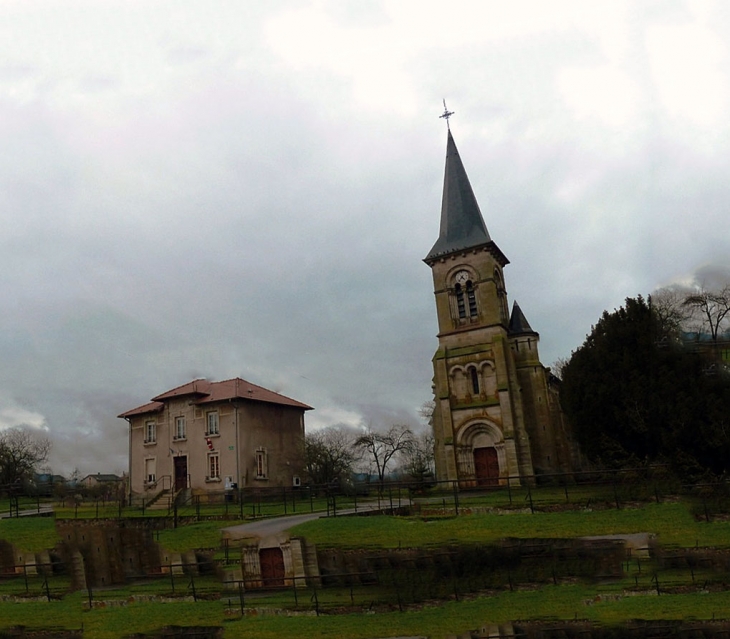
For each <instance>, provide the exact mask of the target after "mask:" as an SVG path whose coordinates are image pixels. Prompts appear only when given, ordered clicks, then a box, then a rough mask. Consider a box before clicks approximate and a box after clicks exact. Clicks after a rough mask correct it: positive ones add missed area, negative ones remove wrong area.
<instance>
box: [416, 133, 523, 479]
mask: <svg viewBox="0 0 730 639" xmlns="http://www.w3.org/2000/svg"><path fill="white" fill-rule="evenodd" d="M424 262H425V263H426V264H427V265H428V266H429V267H430V268H431V272H432V274H433V284H434V295H435V298H436V315H437V318H438V328H439V333H438V341H439V343H438V349H437V350H436V354H435V355H434V358H433V368H434V377H433V392H434V400H435V406H434V414H433V430H434V439H435V459H436V474H437V476H438V478H439V479H440V480H446V479H448V480H458V481H459V483H460V485H462V486H470V485H474V486H477V485H484V486H490V485H492V486H496V485H503V484H506V483H507V482H508V481H510V482H518V481H519V478H520V477H522V476H525V475H533V467H532V455H531V450H530V439H529V437H528V431H527V429H526V427H525V415H524V410H523V402H522V394H521V390H520V383H519V377H518V370H517V366H516V363H515V361H514V358H513V354H512V350H511V348H512V347H511V340H510V333H509V331H510V315H509V311H508V305H507V291H506V287H505V283H504V282H505V280H504V272H503V271H504V267H505V266H506V265H507V264H509V260H508V259H507V257H506V256H505V255H504V253H502V251H501V250H500V249H499V247H498V246H497V244H496V243H495V242H494V241H493V240H492V238H491V237H490V235H489V232H488V230H487V227H486V224H485V223H484V218H483V217H482V213H481V211H480V209H479V205H478V204H477V200H476V198H475V196H474V193H473V191H472V188H471V184H470V182H469V178H468V177H467V174H466V171H465V169H464V165H463V164H462V161H461V158H460V156H459V152H458V150H457V148H456V143H455V142H454V138H453V136H452V135H451V130H449V131H448V137H447V142H446V169H445V174H444V188H443V198H442V202H441V227H440V233H439V237H438V239H437V240H436V243H435V244H434V245H433V248H432V249H431V250H430V251H429V253H428V255H427V256H426V258H425V259H424Z"/></svg>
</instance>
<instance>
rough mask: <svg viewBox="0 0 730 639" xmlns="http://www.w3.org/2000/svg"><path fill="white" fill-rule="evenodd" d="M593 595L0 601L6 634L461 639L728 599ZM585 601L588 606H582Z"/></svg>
mask: <svg viewBox="0 0 730 639" xmlns="http://www.w3.org/2000/svg"><path fill="white" fill-rule="evenodd" d="M596 593H597V591H596V590H595V589H588V588H586V587H584V586H576V585H569V586H548V587H545V588H542V589H540V590H534V591H519V592H503V593H500V594H497V595H496V596H492V597H481V598H476V599H472V600H468V601H459V602H455V601H450V602H446V603H444V604H443V605H439V606H434V607H424V608H422V609H420V610H413V611H408V612H404V613H400V612H390V613H378V614H367V613H357V614H346V615H325V616H320V617H284V616H252V617H245V618H244V619H238V618H236V617H228V616H227V615H226V613H225V607H226V606H225V605H224V603H223V602H221V601H204V602H198V603H190V602H188V603H185V602H180V603H130V604H128V605H126V606H120V607H107V608H98V609H94V610H91V611H89V610H84V602H85V597H84V595H83V594H82V593H77V594H75V595H72V596H69V597H67V598H66V599H64V601H62V602H53V603H50V604H48V603H27V604H22V605H19V604H11V603H5V602H0V619H2V620H3V621H2V624H3V626H5V627H9V626H13V625H20V624H22V625H26V626H34V627H40V626H46V627H48V626H62V627H67V628H79V627H81V625H82V624H83V627H84V634H85V636H89V637H94V638H95V639H112V638H114V639H117V638H118V637H120V636H122V635H129V634H131V633H135V632H150V631H152V630H154V629H157V628H160V627H162V626H166V625H180V626H188V625H189V626H192V625H197V626H203V625H211V626H217V625H223V626H224V627H225V637H226V638H227V639H248V638H251V639H253V638H259V639H269V638H271V639H279V638H280V637H312V638H320V637H322V638H324V637H349V638H351V639H366V638H371V637H392V636H406V635H422V634H427V635H428V636H429V637H432V638H433V639H437V638H442V637H446V636H448V635H454V634H462V633H466V632H468V631H469V630H473V629H475V628H478V627H480V626H482V625H484V624H486V623H504V622H508V621H518V620H526V619H540V618H553V619H556V618H557V619H565V620H568V619H575V618H577V619H587V620H591V621H599V622H604V623H618V622H620V621H623V620H626V619H689V618H698V619H711V618H712V616H713V614H714V615H715V616H716V617H717V618H722V617H725V616H727V612H726V611H727V610H729V609H730V593H710V594H684V595H681V596H680V595H662V596H651V595H646V596H636V597H624V598H621V599H619V600H618V601H612V600H610V601H599V602H597V603H594V601H595V599H596V597H595V595H596ZM587 602H590V603H587Z"/></svg>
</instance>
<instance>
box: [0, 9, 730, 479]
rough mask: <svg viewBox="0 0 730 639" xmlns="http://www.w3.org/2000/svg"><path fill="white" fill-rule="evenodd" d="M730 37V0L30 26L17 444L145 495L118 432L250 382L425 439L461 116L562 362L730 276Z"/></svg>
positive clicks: (478, 184) (16, 293) (8, 354)
mask: <svg viewBox="0 0 730 639" xmlns="http://www.w3.org/2000/svg"><path fill="white" fill-rule="evenodd" d="M728 33H730V7H729V6H728V4H727V3H726V2H724V1H723V0H719V1H718V2H690V1H686V2H683V1H681V0H677V1H670V0H668V1H666V2H662V1H645V2H637V1H635V0H628V1H626V2H620V1H619V0H611V1H607V2H600V1H591V2H585V1H584V0H578V1H576V2H559V1H551V2H549V3H547V2H544V1H543V0H537V1H535V2H519V1H516V2H501V1H500V2H496V1H478V0H474V1H472V2H460V1H458V0H452V1H451V2H449V3H444V2H441V1H439V2H428V1H425V0H413V1H410V0H381V1H378V0H372V1H368V0H352V1H346V0H332V1H325V0H321V1H306V0H291V1H289V0H279V1H269V0H267V2H253V1H249V0H237V1H230V2H224V1H216V0H205V1H202V0H195V1H184V0H174V1H169V2H164V1H159V2H155V1H151V2H150V1H148V0H145V1H144V2H142V1H139V2H135V1H124V2H122V1H114V0H105V1H102V2H100V1H99V0H88V1H77V0H63V1H60V0H59V1H53V0H45V1H44V0H37V1H32V0H0V149H1V152H0V167H1V168H0V222H1V224H2V233H1V234H0V243H1V244H0V290H1V291H2V299H3V303H2V307H1V308H2V310H1V311H0V428H8V427H14V426H27V427H32V428H36V429H43V430H45V431H46V432H47V434H48V435H49V436H50V437H51V439H52V440H53V442H54V450H53V455H52V458H51V460H50V462H51V466H52V467H53V468H54V470H56V471H58V472H69V471H70V470H72V469H73V468H78V469H79V470H80V471H81V472H82V473H87V472H96V471H122V470H124V469H125V468H126V441H127V440H126V430H125V427H126V422H124V421H123V420H120V419H117V418H116V415H117V414H119V413H120V412H122V411H124V410H127V409H130V408H133V407H135V406H138V405H140V404H142V403H145V402H146V401H147V400H149V398H151V397H152V396H154V395H156V394H158V393H161V392H162V391H165V390H167V389H169V388H172V387H174V386H177V385H178V384H181V383H184V382H186V381H189V380H191V379H193V378H195V377H208V378H209V379H226V378H230V377H234V376H241V377H243V378H245V379H248V380H250V381H252V382H254V383H258V384H261V385H263V386H266V387H268V388H271V389H273V390H277V391H279V392H282V393H284V394H286V395H289V396H291V397H294V398H296V399H298V400H300V401H303V402H306V403H308V404H310V405H312V406H314V407H315V408H316V410H315V411H313V412H311V413H308V428H318V427H322V426H326V425H333V424H340V423H345V424H352V425H358V424H362V423H366V424H371V425H373V426H376V427H377V426H379V425H387V424H390V423H396V422H397V423H402V422H406V423H411V424H413V425H416V424H418V423H419V418H418V413H417V411H418V408H419V406H420V405H421V404H422V403H423V402H424V401H426V400H428V399H429V398H430V380H431V375H432V371H431V363H430V360H431V356H432V354H433V351H434V349H435V348H436V344H437V342H436V337H435V335H436V321H435V309H434V306H433V291H432V284H431V275H430V271H429V269H428V267H427V266H426V265H425V264H423V263H422V261H421V260H422V258H423V257H424V256H425V255H426V253H427V252H428V250H429V249H430V248H431V246H432V244H433V243H434V241H435V240H436V237H437V235H438V227H439V213H440V205H441V187H442V179H443V166H444V156H445V147H446V127H445V123H444V121H443V120H439V119H438V116H439V114H440V113H441V112H442V110H443V105H442V102H441V101H442V99H443V98H446V101H447V104H448V107H449V108H450V109H451V110H453V111H455V115H454V117H453V118H452V120H451V127H452V132H453V134H454V137H455V140H456V143H457V145H458V147H459V151H460V153H461V156H462V159H463V161H464V164H465V166H466V169H467V172H468V173H469V177H470V179H471V182H472V186H473V188H474V191H475V193H476V196H477V199H478V200H479V203H480V206H481V209H482V212H483V214H484V217H485V219H486V223H487V226H488V228H489V231H490V233H491V235H492V238H493V239H494V240H495V241H496V242H497V244H498V245H499V247H500V248H501V249H502V251H503V252H504V253H505V254H506V255H507V257H508V258H509V259H510V261H511V264H510V265H509V266H508V267H507V269H506V283H507V290H508V294H509V297H510V301H511V300H514V299H517V300H518V301H519V303H520V305H521V307H522V309H523V311H524V312H525V314H526V316H527V318H528V320H529V321H530V323H531V324H532V326H533V328H535V329H536V330H537V331H539V332H540V334H541V355H542V360H543V362H544V363H545V364H547V365H549V364H550V363H551V362H553V361H554V360H556V359H557V358H559V357H566V356H568V355H569V354H570V352H571V350H573V349H575V348H576V347H577V346H579V345H580V344H581V342H582V341H583V339H584V337H585V335H586V333H587V332H588V331H590V328H591V325H592V324H593V323H594V322H595V321H596V320H597V318H598V317H599V316H600V314H601V312H602V311H603V310H604V309H612V308H615V307H616V306H618V305H620V304H621V303H622V301H623V299H624V298H625V297H627V296H634V295H637V294H639V293H642V294H646V293H649V292H651V291H652V290H654V289H655V288H657V287H659V286H663V285H667V284H670V283H672V282H684V283H691V282H692V281H693V280H702V281H706V280H708V278H709V279H711V278H713V277H717V276H718V274H719V276H720V277H722V276H727V277H728V278H730V271H729V270H728V267H729V264H730V257H729V256H730V233H729V232H728V215H727V208H728V203H729V202H730V180H729V179H728V176H729V175H730V171H729V169H730V166H729V165H730V136H729V130H730V128H729V127H730V124H729V123H730V85H729V83H728V80H729V76H730V48H729V46H730V45H729V44H728V39H727V34H728ZM723 274H724V275H723Z"/></svg>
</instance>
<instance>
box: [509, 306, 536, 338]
mask: <svg viewBox="0 0 730 639" xmlns="http://www.w3.org/2000/svg"><path fill="white" fill-rule="evenodd" d="M508 332H509V334H510V335H517V334H520V333H533V334H535V335H537V333H536V332H535V331H533V330H532V326H530V322H528V321H527V318H526V317H525V314H524V313H523V312H522V309H521V308H520V305H519V304H518V303H517V302H516V301H515V302H513V304H512V314H511V315H510V318H509V329H508Z"/></svg>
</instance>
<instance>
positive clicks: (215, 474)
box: [208, 453, 221, 479]
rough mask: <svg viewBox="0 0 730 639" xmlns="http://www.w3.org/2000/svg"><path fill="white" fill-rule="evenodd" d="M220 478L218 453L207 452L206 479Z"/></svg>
mask: <svg viewBox="0 0 730 639" xmlns="http://www.w3.org/2000/svg"><path fill="white" fill-rule="evenodd" d="M220 478H221V464H220V455H218V453H209V454H208V479H220Z"/></svg>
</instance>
